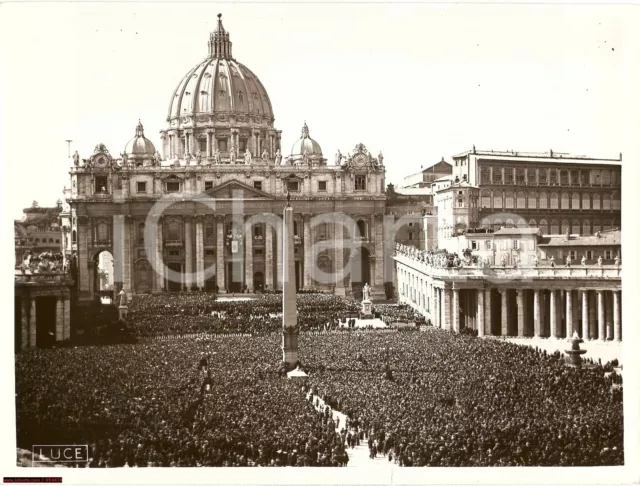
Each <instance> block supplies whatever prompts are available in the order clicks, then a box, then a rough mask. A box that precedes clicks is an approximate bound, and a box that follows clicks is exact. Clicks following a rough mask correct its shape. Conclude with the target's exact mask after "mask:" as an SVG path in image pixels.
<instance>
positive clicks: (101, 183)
mask: <svg viewBox="0 0 640 486" xmlns="http://www.w3.org/2000/svg"><path fill="white" fill-rule="evenodd" d="M95 181H96V187H95V191H94V192H95V193H96V194H106V193H107V178H106V177H105V176H96V179H95Z"/></svg>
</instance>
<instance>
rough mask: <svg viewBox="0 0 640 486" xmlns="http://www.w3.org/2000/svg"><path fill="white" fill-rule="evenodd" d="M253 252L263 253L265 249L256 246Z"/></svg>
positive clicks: (255, 253)
mask: <svg viewBox="0 0 640 486" xmlns="http://www.w3.org/2000/svg"><path fill="white" fill-rule="evenodd" d="M253 254H254V255H263V254H264V250H263V249H262V248H256V249H255V250H253Z"/></svg>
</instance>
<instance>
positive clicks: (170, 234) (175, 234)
mask: <svg viewBox="0 0 640 486" xmlns="http://www.w3.org/2000/svg"><path fill="white" fill-rule="evenodd" d="M180 236H181V235H180V223H179V222H178V221H171V222H170V223H169V224H168V231H167V239H168V240H174V241H175V240H180V239H181V238H180Z"/></svg>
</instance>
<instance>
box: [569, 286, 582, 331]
mask: <svg viewBox="0 0 640 486" xmlns="http://www.w3.org/2000/svg"><path fill="white" fill-rule="evenodd" d="M571 302H573V319H572V324H571V327H572V329H573V330H572V331H571V335H572V336H573V333H574V332H577V333H578V334H580V295H579V292H578V291H577V290H576V291H575V292H574V291H571Z"/></svg>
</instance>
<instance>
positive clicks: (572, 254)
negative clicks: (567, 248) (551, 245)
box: [569, 250, 576, 260]
mask: <svg viewBox="0 0 640 486" xmlns="http://www.w3.org/2000/svg"><path fill="white" fill-rule="evenodd" d="M569 258H571V259H572V260H575V259H576V251H575V250H571V252H570V253H569Z"/></svg>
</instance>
